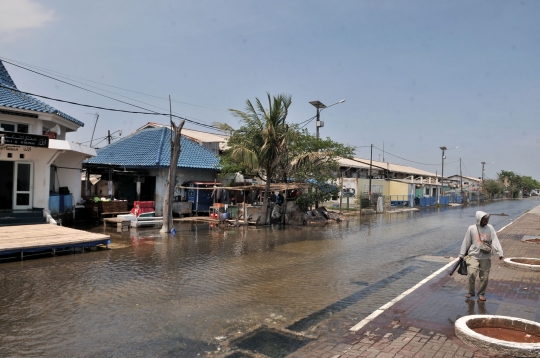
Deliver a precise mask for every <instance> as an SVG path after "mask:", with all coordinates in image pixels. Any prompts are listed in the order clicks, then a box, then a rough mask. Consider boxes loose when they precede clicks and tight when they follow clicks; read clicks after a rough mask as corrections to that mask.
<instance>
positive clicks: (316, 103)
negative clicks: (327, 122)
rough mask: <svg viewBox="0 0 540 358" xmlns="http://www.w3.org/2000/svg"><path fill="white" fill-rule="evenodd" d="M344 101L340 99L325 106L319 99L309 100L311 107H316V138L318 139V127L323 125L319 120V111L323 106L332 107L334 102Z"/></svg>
mask: <svg viewBox="0 0 540 358" xmlns="http://www.w3.org/2000/svg"><path fill="white" fill-rule="evenodd" d="M343 102H345V100H344V99H342V100H341V101H338V102H336V103H334V104H331V105H329V106H325V105H324V104H323V103H322V102H321V101H311V102H309V104H311V105H312V106H313V107H315V108H317V122H316V127H317V131H316V135H315V136H316V138H317V139H319V128H320V127H324V122H321V111H322V110H323V109H325V108H329V107H332V106H335V105H336V104H340V103H343Z"/></svg>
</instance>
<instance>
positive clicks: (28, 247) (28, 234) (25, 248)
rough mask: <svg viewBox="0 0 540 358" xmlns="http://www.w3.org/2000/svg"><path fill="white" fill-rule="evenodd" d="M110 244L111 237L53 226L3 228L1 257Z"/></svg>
mask: <svg viewBox="0 0 540 358" xmlns="http://www.w3.org/2000/svg"><path fill="white" fill-rule="evenodd" d="M108 244H110V236H107V235H103V234H96V233H92V232H88V231H82V230H75V229H70V228H67V227H64V226H56V225H51V224H37V225H20V226H1V227H0V255H8V254H17V253H20V254H21V257H23V255H24V253H27V252H28V253H30V252H39V251H48V250H51V252H52V253H53V254H54V253H55V251H56V250H62V249H68V248H75V247H83V248H84V247H92V246H97V245H108Z"/></svg>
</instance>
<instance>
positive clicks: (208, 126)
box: [0, 84, 220, 130]
mask: <svg viewBox="0 0 540 358" xmlns="http://www.w3.org/2000/svg"><path fill="white" fill-rule="evenodd" d="M0 87H1V88H5V89H8V90H10V91H14V92H19V93H23V94H27V95H30V96H35V97H41V98H46V99H49V100H51V101H57V102H63V103H69V104H73V105H76V106H83V107H89V108H97V109H102V110H104V111H113V112H122V113H131V114H146V115H154V116H170V114H169V113H158V112H155V111H152V112H137V111H126V110H123V109H115V108H106V107H99V106H93V105H90V104H83V103H77V102H71V101H66V100H63V99H58V98H52V97H48V96H43V95H39V94H35V93H30V92H24V91H20V90H16V89H14V88H11V87H7V86H4V85H2V84H0ZM172 116H173V117H175V118H179V119H182V120H185V121H186V122H189V123H192V124H196V125H199V126H202V127H206V128H209V129H214V130H220V129H219V128H218V127H214V126H211V125H208V124H203V123H198V122H195V121H192V120H191V119H188V118H184V117H180V116H177V115H175V114H173V115H172Z"/></svg>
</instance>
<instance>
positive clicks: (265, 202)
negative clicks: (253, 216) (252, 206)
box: [260, 172, 270, 225]
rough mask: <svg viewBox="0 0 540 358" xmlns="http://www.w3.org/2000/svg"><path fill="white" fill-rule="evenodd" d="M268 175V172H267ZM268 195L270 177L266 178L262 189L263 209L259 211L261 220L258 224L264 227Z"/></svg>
mask: <svg viewBox="0 0 540 358" xmlns="http://www.w3.org/2000/svg"><path fill="white" fill-rule="evenodd" d="M267 173H268V172H267ZM269 193H270V176H267V177H266V186H265V188H264V196H263V207H262V210H261V216H262V218H261V220H260V223H261V224H263V225H266V224H267V222H266V218H267V217H268V194H269Z"/></svg>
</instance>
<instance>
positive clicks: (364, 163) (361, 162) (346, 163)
mask: <svg viewBox="0 0 540 358" xmlns="http://www.w3.org/2000/svg"><path fill="white" fill-rule="evenodd" d="M354 159H355V160H350V159H340V160H339V163H340V165H341V166H342V167H348V168H364V169H365V168H369V158H367V159H364V158H354ZM372 164H373V165H374V166H377V167H381V168H385V169H388V170H389V171H391V172H396V173H405V174H411V175H420V176H425V177H435V176H437V175H436V174H435V173H430V172H426V171H425V170H421V169H417V168H413V167H408V166H405V165H400V164H392V163H387V162H379V161H377V160H373V161H372ZM375 169H379V168H375Z"/></svg>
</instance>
